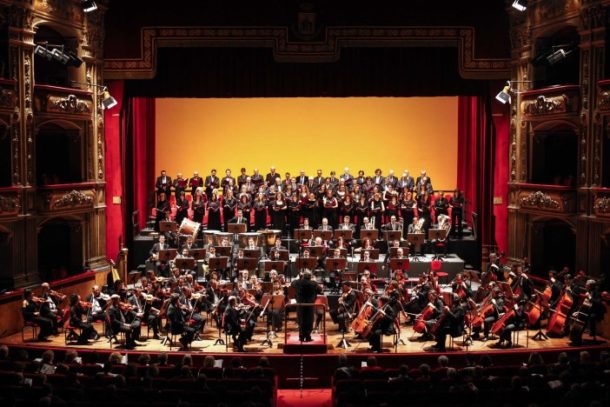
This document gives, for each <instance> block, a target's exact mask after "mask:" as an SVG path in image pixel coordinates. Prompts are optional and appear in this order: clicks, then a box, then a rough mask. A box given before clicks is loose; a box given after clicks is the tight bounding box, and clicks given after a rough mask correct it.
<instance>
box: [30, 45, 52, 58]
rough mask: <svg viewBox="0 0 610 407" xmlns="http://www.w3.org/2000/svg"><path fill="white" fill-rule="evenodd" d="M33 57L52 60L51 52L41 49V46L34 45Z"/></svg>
mask: <svg viewBox="0 0 610 407" xmlns="http://www.w3.org/2000/svg"><path fill="white" fill-rule="evenodd" d="M34 55H38V56H40V57H43V58H46V59H48V60H49V61H50V60H52V59H53V55H51V52H49V50H48V49H47V48H45V47H43V46H42V45H36V48H34Z"/></svg>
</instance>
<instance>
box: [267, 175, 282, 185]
mask: <svg viewBox="0 0 610 407" xmlns="http://www.w3.org/2000/svg"><path fill="white" fill-rule="evenodd" d="M277 178H281V177H280V175H279V174H278V173H277V172H276V173H275V174H272V173H268V174H267V176H266V177H265V182H266V183H267V186H268V187H270V186H271V185H275V180H276V179H277Z"/></svg>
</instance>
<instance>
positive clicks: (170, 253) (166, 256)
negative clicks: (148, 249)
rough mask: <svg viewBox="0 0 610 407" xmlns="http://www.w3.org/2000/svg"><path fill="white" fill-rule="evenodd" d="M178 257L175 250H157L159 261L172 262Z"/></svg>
mask: <svg viewBox="0 0 610 407" xmlns="http://www.w3.org/2000/svg"><path fill="white" fill-rule="evenodd" d="M177 255H178V251H177V250H176V249H166V250H159V256H158V259H159V261H163V262H168V261H170V260H174V259H175V258H176V256H177Z"/></svg>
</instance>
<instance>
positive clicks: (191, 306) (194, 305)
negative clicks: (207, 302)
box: [179, 286, 206, 332]
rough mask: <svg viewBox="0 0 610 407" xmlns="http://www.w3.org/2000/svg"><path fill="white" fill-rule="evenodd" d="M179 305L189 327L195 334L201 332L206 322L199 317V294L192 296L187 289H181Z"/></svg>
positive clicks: (202, 317)
mask: <svg viewBox="0 0 610 407" xmlns="http://www.w3.org/2000/svg"><path fill="white" fill-rule="evenodd" d="M179 304H180V307H181V308H182V311H183V312H184V317H185V320H186V322H187V323H188V324H189V326H191V327H192V328H194V329H195V332H201V331H202V330H203V327H204V326H205V322H206V319H205V317H204V316H203V315H201V308H202V303H201V294H199V293H197V294H193V292H192V290H191V289H190V288H189V287H186V286H185V287H182V294H181V295H180V299H179Z"/></svg>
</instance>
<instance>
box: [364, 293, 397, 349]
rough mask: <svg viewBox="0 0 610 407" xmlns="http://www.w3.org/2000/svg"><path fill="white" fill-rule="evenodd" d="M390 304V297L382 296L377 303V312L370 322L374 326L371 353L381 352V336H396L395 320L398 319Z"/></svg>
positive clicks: (370, 337) (370, 343) (370, 341)
mask: <svg viewBox="0 0 610 407" xmlns="http://www.w3.org/2000/svg"><path fill="white" fill-rule="evenodd" d="M389 302H390V299H389V298H388V297H386V296H381V297H380V298H379V301H378V303H377V309H376V312H375V314H373V316H372V317H371V320H370V322H369V323H372V324H373V327H372V329H371V334H370V336H369V345H371V348H370V351H371V352H374V353H380V352H381V335H393V334H394V319H396V314H395V312H394V309H393V308H392V307H391V306H390V304H389Z"/></svg>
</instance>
